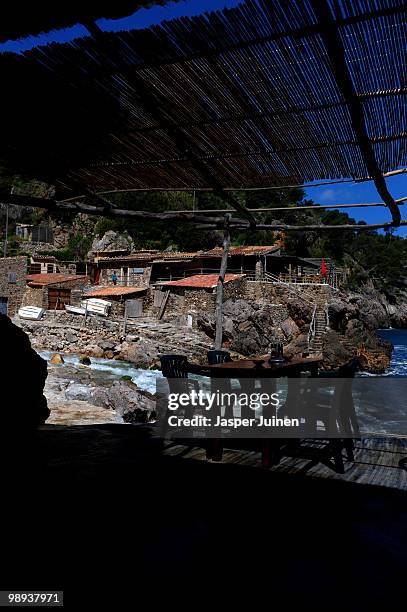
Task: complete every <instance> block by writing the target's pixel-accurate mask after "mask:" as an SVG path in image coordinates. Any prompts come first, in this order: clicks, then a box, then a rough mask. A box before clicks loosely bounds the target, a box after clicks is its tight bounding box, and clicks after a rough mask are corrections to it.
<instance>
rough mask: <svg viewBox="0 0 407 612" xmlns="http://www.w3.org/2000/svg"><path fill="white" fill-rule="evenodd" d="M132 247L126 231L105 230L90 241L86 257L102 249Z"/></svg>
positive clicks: (125, 248) (129, 248)
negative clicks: (90, 244)
mask: <svg viewBox="0 0 407 612" xmlns="http://www.w3.org/2000/svg"><path fill="white" fill-rule="evenodd" d="M133 249H134V243H133V240H132V238H131V236H130V235H129V234H128V233H127V232H123V233H119V232H114V231H113V230H109V231H107V232H106V233H105V234H104V235H103V236H102V237H100V236H97V237H96V238H95V239H94V241H93V242H92V246H91V249H90V251H89V253H88V257H89V258H90V257H93V255H94V254H95V253H100V252H103V251H128V252H129V253H130V252H131V251H132V250H133Z"/></svg>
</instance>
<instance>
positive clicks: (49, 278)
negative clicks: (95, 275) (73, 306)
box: [27, 274, 88, 287]
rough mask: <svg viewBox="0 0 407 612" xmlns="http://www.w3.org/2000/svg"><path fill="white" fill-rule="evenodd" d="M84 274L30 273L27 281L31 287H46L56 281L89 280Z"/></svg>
mask: <svg viewBox="0 0 407 612" xmlns="http://www.w3.org/2000/svg"><path fill="white" fill-rule="evenodd" d="M87 278H88V277H87V276H84V275H83V274H28V275H27V283H28V284H29V285H30V286H31V287H44V286H45V285H54V284H55V283H67V282H69V281H73V280H81V279H82V280H84V281H86V280H87Z"/></svg>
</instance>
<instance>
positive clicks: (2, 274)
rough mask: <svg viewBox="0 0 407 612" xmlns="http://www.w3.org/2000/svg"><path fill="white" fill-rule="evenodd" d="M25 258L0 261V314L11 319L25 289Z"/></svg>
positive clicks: (5, 258)
mask: <svg viewBox="0 0 407 612" xmlns="http://www.w3.org/2000/svg"><path fill="white" fill-rule="evenodd" d="M26 276H27V257H4V258H2V259H0V314H4V315H8V316H9V317H13V316H14V315H15V314H16V313H17V311H18V309H19V308H20V307H21V305H22V302H23V297H24V293H25V288H26Z"/></svg>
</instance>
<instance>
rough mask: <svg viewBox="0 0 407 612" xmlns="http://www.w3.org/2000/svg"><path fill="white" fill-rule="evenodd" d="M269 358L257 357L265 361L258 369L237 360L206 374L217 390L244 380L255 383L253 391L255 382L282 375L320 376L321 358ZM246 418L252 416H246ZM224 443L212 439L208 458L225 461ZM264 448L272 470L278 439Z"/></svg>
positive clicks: (265, 442)
mask: <svg viewBox="0 0 407 612" xmlns="http://www.w3.org/2000/svg"><path fill="white" fill-rule="evenodd" d="M269 357H270V356H269V355H262V356H260V357H256V358H254V359H255V360H257V359H263V363H262V367H256V364H255V361H254V360H253V359H240V360H237V361H227V362H225V363H218V364H216V365H210V366H205V370H206V374H207V375H208V376H209V377H210V378H211V379H212V381H213V382H212V387H215V388H216V387H217V386H218V385H219V384H221V385H222V384H226V385H227V386H230V380H231V379H244V380H245V383H244V386H247V384H249V386H250V385H251V384H253V389H254V385H255V381H256V380H258V379H266V378H269V379H270V378H272V379H275V378H279V377H282V376H287V377H289V378H295V377H297V376H299V375H300V374H301V372H304V371H310V372H311V375H312V376H316V375H317V374H318V365H319V364H320V363H321V361H322V357H321V356H319V357H293V358H292V359H290V360H286V361H282V362H271V363H270V362H269V361H268V360H269ZM222 380H223V383H222ZM242 384H243V381H242ZM213 390H214V389H213ZM228 390H229V389H228ZM243 416H249V415H246V414H245V415H243ZM259 442H260V441H259ZM223 444H224V441H223V440H220V439H212V440H209V445H208V448H207V458H208V459H212V460H214V461H220V460H221V459H222V450H223ZM261 446H262V465H263V467H269V466H270V465H271V464H272V463H274V462H277V461H278V460H277V456H278V454H279V442H278V440H277V441H273V440H261Z"/></svg>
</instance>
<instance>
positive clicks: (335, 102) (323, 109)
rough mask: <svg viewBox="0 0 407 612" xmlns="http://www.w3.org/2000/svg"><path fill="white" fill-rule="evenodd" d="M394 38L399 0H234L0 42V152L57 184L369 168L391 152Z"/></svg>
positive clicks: (398, 151)
mask: <svg viewBox="0 0 407 612" xmlns="http://www.w3.org/2000/svg"><path fill="white" fill-rule="evenodd" d="M320 5H321V6H322V8H321V9H320V8H319V7H320ZM339 6H340V8H338V7H339ZM324 11H325V13H326V11H328V13H329V20H328V23H327V21H326V19H325V18H323V17H324ZM332 44H333V45H336V46H334V47H333V48H332ZM405 48H406V28H405V13H404V12H403V0H364V1H363V2H362V1H360V2H359V1H357V2H355V1H352V2H348V1H346V0H344V1H343V2H341V3H339V2H336V1H335V0H327V1H326V2H325V0H324V1H323V2H317V1H316V0H315V1H314V0H303V1H294V0H278V1H276V0H274V1H273V2H271V1H267V0H257V1H256V0H246V1H244V2H242V3H241V4H240V5H238V7H236V8H234V9H230V10H224V11H218V12H216V13H210V14H206V15H202V16H199V17H194V18H184V19H177V20H173V21H169V22H164V23H163V24H162V25H160V26H157V27H151V28H149V29H147V30H143V31H130V32H119V33H102V32H100V31H98V30H97V29H95V30H94V31H92V36H90V37H87V38H82V39H79V40H76V41H74V42H71V43H68V44H64V45H59V44H52V45H49V46H47V47H42V48H36V49H34V50H32V51H30V52H27V53H25V54H24V55H23V56H15V55H9V54H8V55H3V56H1V57H0V70H1V71H2V72H3V73H4V72H6V73H7V74H8V78H7V83H8V87H7V89H6V90H3V93H2V97H3V102H4V103H5V105H6V109H7V110H6V112H5V113H3V115H2V117H1V119H0V121H1V122H2V123H3V125H2V126H1V133H2V141H1V144H0V157H3V158H6V159H8V160H10V163H11V164H12V165H14V168H16V169H18V170H19V171H23V172H26V173H31V174H32V175H36V176H42V177H43V178H45V179H47V180H51V181H52V182H54V183H55V184H56V185H57V188H58V195H59V196H60V197H69V196H72V195H76V194H79V193H83V192H84V189H91V190H94V191H98V192H100V191H103V190H109V189H153V188H154V189H157V188H161V189H185V188H188V189H189V188H191V189H200V188H213V189H222V188H227V189H239V188H250V187H257V188H259V187H268V186H273V185H279V186H285V185H289V184H293V183H303V182H309V181H314V180H322V179H338V178H353V179H361V178H366V177H369V176H372V167H373V170H374V168H375V164H376V169H377V171H378V172H380V173H381V174H382V173H385V172H388V171H391V170H395V169H397V168H398V167H400V166H404V165H406V134H407V128H406V105H405V98H404V96H405V93H406V84H405V81H404V80H403V79H404V78H405V74H406V65H405V63H406V55H405ZM335 49H336V52H337V56H338V58H339V65H335V64H336V60H333V56H334V55H335V53H333V51H334V52H335ZM341 53H342V54H343V57H342V58H341ZM341 59H342V60H343V61H342V66H341ZM341 70H342V73H343V71H345V73H346V72H347V74H345V77H347V80H346V78H345V79H344V80H345V85H344V83H343V82H342V81H343V79H342V78H341V74H342V73H341ZM369 150H370V152H371V153H372V156H373V161H372V159H370V163H369V155H367V154H366V151H367V152H368V153H369ZM372 156H371V157H372Z"/></svg>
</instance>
